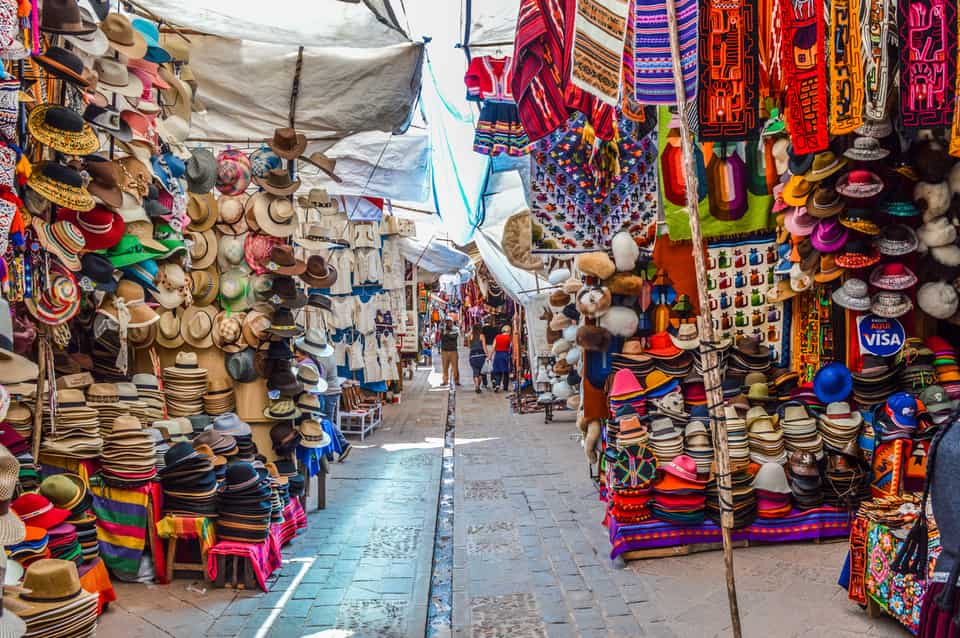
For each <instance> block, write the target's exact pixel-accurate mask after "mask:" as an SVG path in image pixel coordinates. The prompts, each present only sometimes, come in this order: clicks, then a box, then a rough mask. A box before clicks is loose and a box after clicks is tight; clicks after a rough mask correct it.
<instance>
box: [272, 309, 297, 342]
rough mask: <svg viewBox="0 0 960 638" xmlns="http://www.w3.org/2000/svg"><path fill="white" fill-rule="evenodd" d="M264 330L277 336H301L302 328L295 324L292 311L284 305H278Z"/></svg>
mask: <svg viewBox="0 0 960 638" xmlns="http://www.w3.org/2000/svg"><path fill="white" fill-rule="evenodd" d="M266 332H268V333H270V334H272V335H275V336H277V337H300V336H303V328H302V327H301V326H298V325H297V322H296V320H295V319H294V318H293V311H292V310H291V309H290V308H289V307H286V306H280V307H279V308H277V309H276V310H275V311H274V313H273V319H272V321H271V322H270V327H269V328H267V330H266Z"/></svg>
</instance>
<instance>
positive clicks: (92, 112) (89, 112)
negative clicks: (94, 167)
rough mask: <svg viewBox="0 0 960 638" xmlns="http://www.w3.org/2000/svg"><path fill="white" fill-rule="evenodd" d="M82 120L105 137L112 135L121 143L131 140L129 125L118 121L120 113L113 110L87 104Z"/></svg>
mask: <svg viewBox="0 0 960 638" xmlns="http://www.w3.org/2000/svg"><path fill="white" fill-rule="evenodd" d="M83 119H84V120H86V121H87V123H88V124H90V126H92V127H93V128H95V129H97V130H98V131H102V132H103V133H106V134H107V135H112V136H113V137H115V138H117V139H118V140H120V141H121V142H129V141H130V140H132V139H133V131H132V129H131V128H130V125H129V124H127V122H126V121H125V120H122V119H120V112H119V111H118V110H116V109H115V108H112V107H109V106H108V107H100V106H97V105H96V104H89V105H88V106H87V108H86V110H85V111H84V112H83ZM91 157H96V156H95V155H94V156H91ZM95 161H96V160H95Z"/></svg>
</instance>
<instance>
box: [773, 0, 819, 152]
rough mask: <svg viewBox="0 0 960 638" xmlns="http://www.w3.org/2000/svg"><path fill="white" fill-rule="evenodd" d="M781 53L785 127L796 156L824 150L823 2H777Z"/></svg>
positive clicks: (783, 0) (788, 0)
mask: <svg viewBox="0 0 960 638" xmlns="http://www.w3.org/2000/svg"><path fill="white" fill-rule="evenodd" d="M781 15H782V17H783V51H782V56H781V63H782V65H783V77H784V81H785V82H786V85H787V86H788V87H790V90H788V91H787V93H786V96H785V100H784V105H785V106H786V122H787V128H789V129H790V139H791V141H792V142H793V149H794V151H795V152H796V153H800V154H804V153H815V152H817V151H822V150H823V149H825V148H827V143H828V141H829V140H828V135H827V113H826V110H825V109H824V108H823V105H824V104H826V103H827V78H826V69H825V61H824V55H823V42H824V39H823V38H824V34H823V27H824V17H823V3H822V2H813V1H811V0H792V1H791V0H781Z"/></svg>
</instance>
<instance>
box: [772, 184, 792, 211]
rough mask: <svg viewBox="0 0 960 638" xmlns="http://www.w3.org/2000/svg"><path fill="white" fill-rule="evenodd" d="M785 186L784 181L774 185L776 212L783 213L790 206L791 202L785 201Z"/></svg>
mask: <svg viewBox="0 0 960 638" xmlns="http://www.w3.org/2000/svg"><path fill="white" fill-rule="evenodd" d="M783 187H784V184H783V182H780V183H779V184H777V185H776V186H774V187H773V212H775V213H781V212H783V211H785V210H787V209H788V208H790V204H788V203H786V202H785V201H783Z"/></svg>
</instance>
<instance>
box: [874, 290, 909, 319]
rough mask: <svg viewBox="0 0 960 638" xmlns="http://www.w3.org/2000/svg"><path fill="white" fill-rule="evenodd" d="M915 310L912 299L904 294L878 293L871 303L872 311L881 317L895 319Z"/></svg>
mask: <svg viewBox="0 0 960 638" xmlns="http://www.w3.org/2000/svg"><path fill="white" fill-rule="evenodd" d="M911 310H913V302H912V301H910V297H908V296H906V295H905V294H903V293H902V292H878V293H877V294H875V295H874V296H873V300H872V301H871V303H870V311H871V312H873V314H875V315H878V316H880V317H886V318H889V319H895V318H897V317H902V316H903V315H905V314H907V313H908V312H910V311H911Z"/></svg>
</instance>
